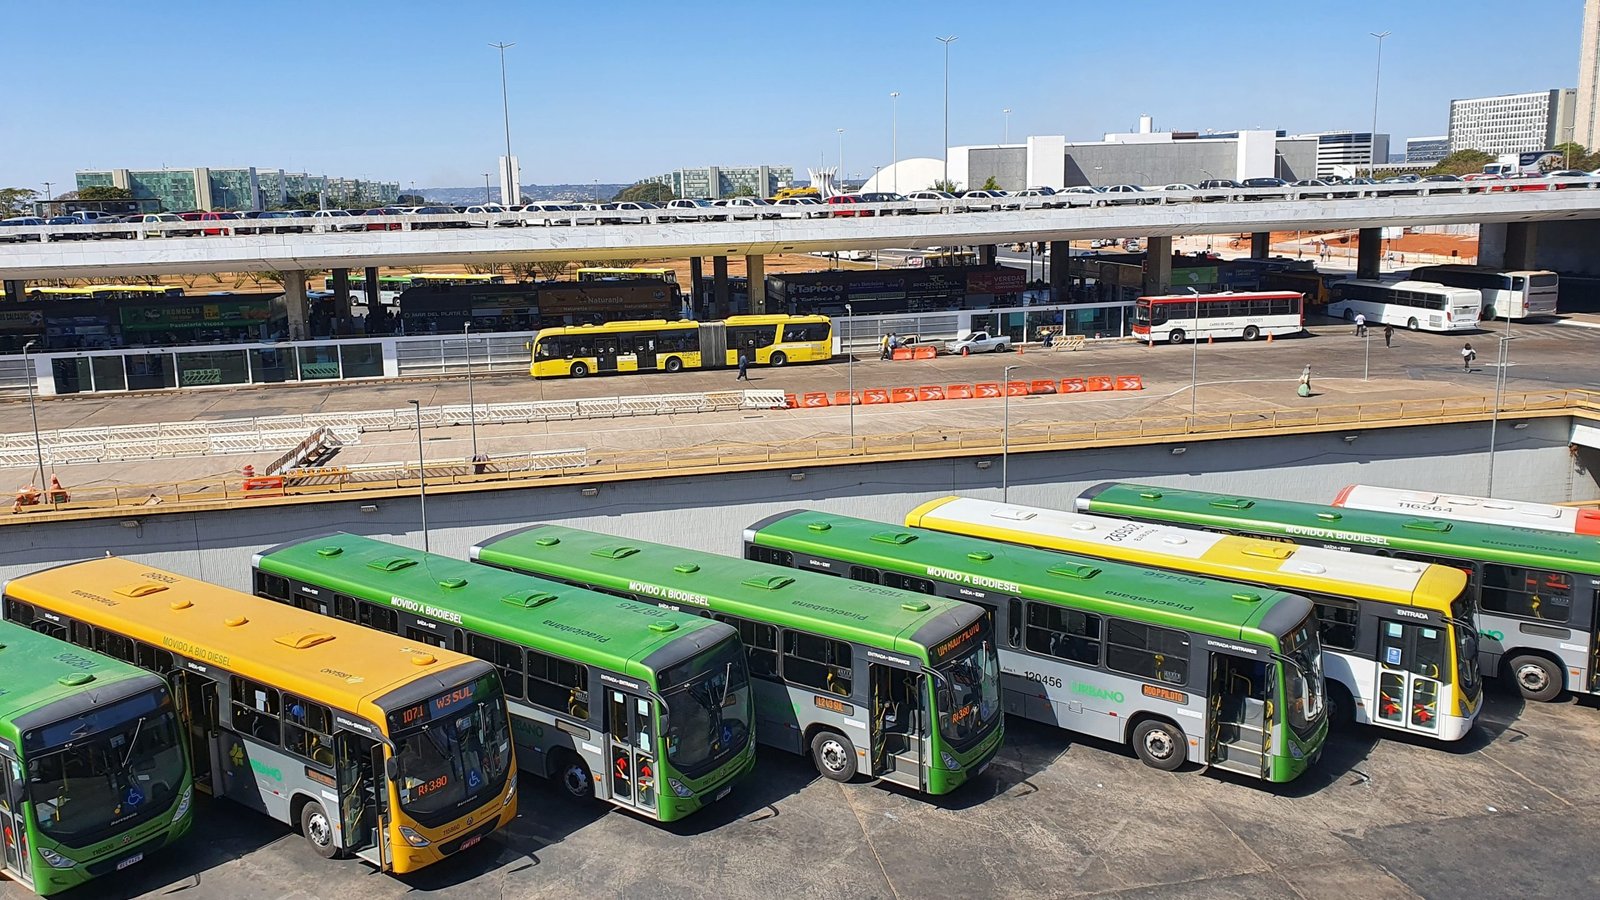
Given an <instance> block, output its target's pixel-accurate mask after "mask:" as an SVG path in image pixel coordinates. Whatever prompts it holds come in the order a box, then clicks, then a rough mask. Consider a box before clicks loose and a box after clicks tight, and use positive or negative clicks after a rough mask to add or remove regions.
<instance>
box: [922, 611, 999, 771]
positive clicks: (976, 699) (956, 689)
mask: <svg viewBox="0 0 1600 900" xmlns="http://www.w3.org/2000/svg"><path fill="white" fill-rule="evenodd" d="M992 631H993V626H992V625H991V624H990V623H989V620H988V619H987V618H984V619H982V620H980V621H979V622H978V623H977V624H975V625H973V626H972V627H970V628H969V629H968V630H967V631H966V633H965V634H963V635H962V636H961V637H958V638H957V639H956V640H955V641H954V642H947V643H945V644H943V645H941V646H939V647H938V648H936V649H935V652H936V653H938V654H939V655H940V656H942V657H943V661H942V662H939V663H937V664H936V665H935V666H934V669H933V671H934V675H935V676H936V678H937V680H938V685H937V687H938V691H937V698H938V706H939V732H940V733H941V734H943V735H944V737H945V740H948V741H949V742H950V743H951V744H952V745H953V746H954V747H956V749H958V750H959V749H964V748H965V747H967V746H968V745H970V744H972V742H973V741H975V740H977V739H978V738H980V737H982V736H983V735H985V734H987V733H988V731H989V726H990V725H991V724H992V723H993V722H994V720H995V719H996V718H997V717H998V716H999V715H1000V656H999V653H998V651H997V650H996V648H995V645H994V641H993V640H992V639H991V633H992ZM952 643H954V644H955V646H953V647H952V646H951V644H952Z"/></svg>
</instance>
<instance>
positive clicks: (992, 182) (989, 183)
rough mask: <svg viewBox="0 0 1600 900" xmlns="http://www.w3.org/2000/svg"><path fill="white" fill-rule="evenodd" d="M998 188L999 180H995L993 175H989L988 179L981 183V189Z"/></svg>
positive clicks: (995, 189)
mask: <svg viewBox="0 0 1600 900" xmlns="http://www.w3.org/2000/svg"><path fill="white" fill-rule="evenodd" d="M1000 189H1001V188H1000V182H998V181H995V180H994V176H993V175H990V176H989V179H988V180H987V181H985V182H984V183H983V190H986V191H998V190H1000Z"/></svg>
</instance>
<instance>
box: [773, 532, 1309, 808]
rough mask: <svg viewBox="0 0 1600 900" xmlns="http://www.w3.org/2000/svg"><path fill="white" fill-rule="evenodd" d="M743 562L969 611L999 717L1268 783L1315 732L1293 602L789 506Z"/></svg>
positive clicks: (1301, 760)
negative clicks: (977, 612)
mask: <svg viewBox="0 0 1600 900" xmlns="http://www.w3.org/2000/svg"><path fill="white" fill-rule="evenodd" d="M744 547H745V555H746V556H748V557H750V558H751V559H756V560H761V561H762V562H769V563H776V564H778V565H783V566H790V567H793V568H797V569H805V570H809V571H812V572H826V573H829V574H833V575H838V576H842V577H845V578H849V579H852V580H853V581H858V582H866V583H868V584H872V585H884V586H891V587H896V588H902V589H905V590H911V591H916V592H919V593H922V594H931V595H934V596H937V597H947V598H952V599H960V600H964V601H967V602H970V603H975V604H978V605H979V606H980V607H981V608H982V609H983V610H984V611H985V612H986V613H987V617H988V618H989V619H991V620H992V621H993V623H994V631H995V633H996V634H997V635H999V636H1000V663H1001V666H1002V672H1003V675H1002V684H1003V686H1004V688H1005V690H1004V697H1005V709H1006V712H1008V713H1011V714H1012V715H1019V716H1022V717H1024V718H1028V719H1033V720H1034V721H1037V722H1044V723H1046V724H1049V725H1056V726H1058V727H1061V728H1065V729H1068V730H1070V731H1075V732H1078V733H1080V734H1087V735H1091V736H1094V737H1098V738H1102V739H1105V740H1110V741H1115V742H1117V743H1123V744H1128V745H1130V746H1131V747H1132V748H1133V751H1134V753H1135V754H1137V755H1138V757H1139V758H1140V759H1141V760H1143V761H1144V762H1145V763H1146V764H1147V765H1150V766H1153V767H1155V768H1158V769H1164V770H1168V771H1170V770H1173V769H1176V768H1178V767H1180V766H1182V765H1183V763H1184V762H1185V761H1186V760H1187V761H1189V762H1192V763H1197V764H1201V765H1206V766H1211V767H1214V768H1217V769H1224V770H1227V771H1231V772H1237V773H1240V774H1244V775H1249V776H1252V777H1256V778H1261V779H1264V780H1267V781H1274V782H1281V781H1290V780H1293V779H1294V778H1296V777H1298V776H1299V775H1300V774H1301V773H1303V772H1304V771H1305V770H1306V769H1307V768H1308V767H1310V766H1311V765H1312V764H1313V763H1314V762H1315V761H1316V759H1317V757H1318V755H1319V754H1320V753H1321V752H1322V744H1323V741H1324V740H1325V739H1326V737H1327V734H1328V717H1327V708H1326V704H1325V703H1324V696H1325V695H1324V688H1323V677H1322V644H1321V640H1320V638H1319V636H1318V631H1317V618H1316V613H1315V610H1314V608H1313V606H1312V603H1311V601H1310V600H1308V599H1306V598H1305V597H1301V596H1299V595H1298V594H1287V593H1280V592H1277V591H1271V590H1266V589H1262V588H1255V587H1246V586H1244V585H1239V584H1234V583H1231V582H1226V581H1217V580H1214V579H1210V578H1201V577H1196V576H1193V575H1187V574H1183V573H1177V572H1166V571H1160V570H1157V569H1148V568H1143V567H1140V566H1132V565H1126V564H1122V563H1115V562H1110V561H1105V560H1098V559H1089V558H1087V557H1082V556H1072V555H1067V554H1062V553H1055V552H1052V551H1047V550H1036V549H1032V548H1027V547H1017V546H1013V545H1010V544H1000V543H996V542H993V541H987V540H982V539H979V538H969V537H962V536H957V535H949V534H942V533H939V532H935V531H925V530H922V529H907V528H899V527H894V526H890V525H884V524H883V523H881V522H872V521H868V520H865V519H854V518H850V517H848V516H838V515H829V514H825V513H817V512H809V511H804V510H795V511H791V512H786V513H781V514H779V515H775V516H771V517H769V518H766V519H763V520H761V521H760V522H757V523H755V524H754V525H752V526H750V527H749V528H747V529H746V530H745V533H744Z"/></svg>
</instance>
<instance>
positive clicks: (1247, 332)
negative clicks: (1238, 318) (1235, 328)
mask: <svg viewBox="0 0 1600 900" xmlns="http://www.w3.org/2000/svg"><path fill="white" fill-rule="evenodd" d="M1258 337H1261V329H1259V328H1257V327H1255V326H1254V325H1246V326H1245V327H1244V339H1245V340H1247V341H1253V340H1255V339H1256V338H1258Z"/></svg>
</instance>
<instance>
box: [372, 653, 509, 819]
mask: <svg viewBox="0 0 1600 900" xmlns="http://www.w3.org/2000/svg"><path fill="white" fill-rule="evenodd" d="M463 701H466V702H463ZM420 705H422V706H424V707H425V710H424V712H423V714H424V715H426V716H427V717H428V720H427V721H426V722H424V723H423V724H422V725H421V726H420V727H418V728H414V729H409V730H407V731H405V732H402V733H401V734H399V735H396V736H395V738H394V747H395V758H396V761H397V762H398V763H399V775H398V778H397V781H398V783H399V785H400V806H401V808H402V809H404V810H405V811H406V812H407V813H409V814H410V815H411V816H412V817H414V818H415V819H416V820H417V821H419V822H421V823H423V824H424V825H429V824H435V823H437V822H439V821H442V820H444V819H446V818H449V817H450V816H451V815H453V814H454V813H455V812H456V811H457V810H458V808H459V807H462V806H465V805H469V804H476V803H479V802H482V797H483V796H484V795H486V794H487V793H489V792H498V791H499V789H500V786H501V785H502V784H504V783H505V776H506V771H507V769H508V768H509V767H510V763H511V735H510V731H509V729H508V727H507V725H506V715H505V705H504V703H503V702H502V701H501V699H500V684H499V682H498V681H496V680H495V678H494V676H492V675H486V676H484V677H483V678H480V679H478V680H477V681H475V682H473V683H472V684H471V685H465V686H462V687H459V688H456V689H454V690H451V691H449V692H447V693H445V694H442V695H440V696H438V697H435V698H434V699H432V700H429V701H427V703H426V704H420ZM400 715H401V716H402V718H403V719H408V718H410V717H411V716H412V712H411V711H410V710H407V711H405V712H402V713H401V714H400ZM391 718H392V716H391Z"/></svg>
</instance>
